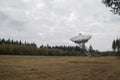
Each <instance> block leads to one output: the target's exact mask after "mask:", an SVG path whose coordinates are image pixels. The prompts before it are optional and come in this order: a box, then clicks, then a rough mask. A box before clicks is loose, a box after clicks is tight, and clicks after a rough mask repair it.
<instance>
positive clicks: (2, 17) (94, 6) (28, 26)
mask: <svg viewBox="0 0 120 80" xmlns="http://www.w3.org/2000/svg"><path fill="white" fill-rule="evenodd" d="M119 21H120V17H119V16H116V15H114V14H112V13H111V12H110V11H109V10H108V8H106V7H105V6H104V5H103V4H102V2H101V0H95V1H94V0H89V1H86V0H0V23H1V24H0V35H1V37H3V38H13V39H17V40H23V41H29V42H36V43H37V44H38V45H41V44H44V45H46V44H51V45H75V44H74V43H72V42H71V41H70V40H69V39H70V38H71V37H73V36H76V35H77V34H78V33H80V32H81V33H84V34H91V35H92V36H93V37H92V38H91V40H90V41H89V42H88V43H87V46H89V45H90V44H91V45H93V48H95V49H99V50H110V49H111V43H112V40H113V39H114V38H116V37H118V36H119V35H120V34H119V31H120V30H119V25H120V23H119Z"/></svg>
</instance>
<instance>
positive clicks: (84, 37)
mask: <svg viewBox="0 0 120 80" xmlns="http://www.w3.org/2000/svg"><path fill="white" fill-rule="evenodd" d="M91 37H92V36H91V35H82V34H81V33H79V35H78V36H75V37H73V38H71V39H70V40H71V41H72V42H74V43H76V44H78V45H79V46H80V48H81V49H82V50H83V51H84V53H85V54H86V55H87V56H91V53H90V52H89V50H88V49H87V48H86V46H85V43H86V42H88V40H89V39H90V38H91Z"/></svg>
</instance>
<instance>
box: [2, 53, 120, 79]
mask: <svg viewBox="0 0 120 80" xmlns="http://www.w3.org/2000/svg"><path fill="white" fill-rule="evenodd" d="M0 80H120V59H118V58H116V57H92V58H89V57H49V56H2V55H1V56H0Z"/></svg>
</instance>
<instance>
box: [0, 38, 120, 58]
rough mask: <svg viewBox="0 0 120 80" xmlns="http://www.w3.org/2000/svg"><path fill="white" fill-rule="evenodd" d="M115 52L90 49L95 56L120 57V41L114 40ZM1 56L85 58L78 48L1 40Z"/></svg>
mask: <svg viewBox="0 0 120 80" xmlns="http://www.w3.org/2000/svg"><path fill="white" fill-rule="evenodd" d="M112 48H113V51H106V52H100V51H98V50H94V49H93V48H92V46H91V45H90V47H89V52H90V53H92V55H93V56H110V55H114V56H115V55H119V53H120V39H117V40H113V43H112ZM0 55H38V56H85V54H84V53H83V51H82V50H81V49H80V47H78V46H65V45H64V46H50V45H49V44H48V45H46V46H44V45H42V44H41V46H39V47H38V46H37V44H36V43H34V42H33V43H28V42H22V41H21V40H20V41H18V40H13V39H7V40H5V39H0Z"/></svg>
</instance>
